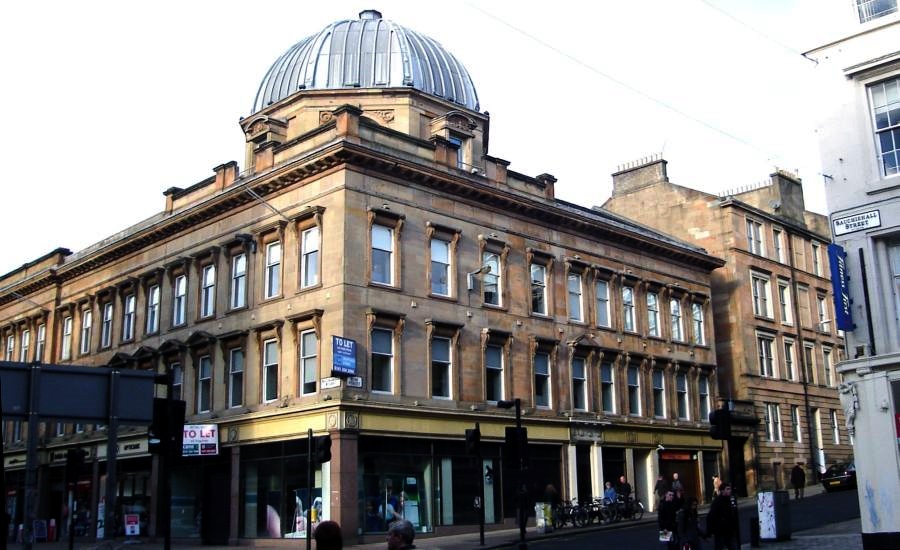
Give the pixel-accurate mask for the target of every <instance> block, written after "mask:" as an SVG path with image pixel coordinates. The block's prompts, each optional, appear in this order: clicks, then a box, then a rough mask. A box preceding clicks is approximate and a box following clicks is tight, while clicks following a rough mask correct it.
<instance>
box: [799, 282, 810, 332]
mask: <svg viewBox="0 0 900 550" xmlns="http://www.w3.org/2000/svg"><path fill="white" fill-rule="evenodd" d="M797 303H798V304H799V305H798V309H799V310H800V311H799V313H800V326H801V327H810V326H812V317H811V315H810V310H809V289H808V288H806V287H803V286H798V287H797Z"/></svg>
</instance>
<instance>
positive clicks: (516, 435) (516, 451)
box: [503, 426, 528, 468]
mask: <svg viewBox="0 0 900 550" xmlns="http://www.w3.org/2000/svg"><path fill="white" fill-rule="evenodd" d="M503 455H504V457H505V458H506V460H507V462H506V463H507V464H508V465H509V467H510V468H519V467H520V464H521V465H523V466H524V465H525V464H527V463H528V429H527V428H514V427H512V426H507V427H506V440H505V442H504V445H503Z"/></svg>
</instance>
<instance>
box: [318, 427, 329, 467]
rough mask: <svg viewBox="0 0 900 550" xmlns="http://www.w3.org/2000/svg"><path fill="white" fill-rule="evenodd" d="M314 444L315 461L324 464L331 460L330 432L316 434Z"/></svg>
mask: <svg viewBox="0 0 900 550" xmlns="http://www.w3.org/2000/svg"><path fill="white" fill-rule="evenodd" d="M315 445H316V462H318V463H319V464H324V463H326V462H331V434H325V435H317V436H316V440H315Z"/></svg>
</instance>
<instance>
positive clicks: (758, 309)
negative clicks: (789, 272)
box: [751, 275, 771, 317]
mask: <svg viewBox="0 0 900 550" xmlns="http://www.w3.org/2000/svg"><path fill="white" fill-rule="evenodd" d="M751 286H752V290H753V314H754V315H759V316H761V317H771V312H770V311H769V296H770V291H769V279H767V278H765V277H763V276H761V275H753V276H752V277H751Z"/></svg>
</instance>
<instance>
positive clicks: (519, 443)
mask: <svg viewBox="0 0 900 550" xmlns="http://www.w3.org/2000/svg"><path fill="white" fill-rule="evenodd" d="M497 407H499V408H501V409H511V408H513V407H515V409H516V440H515V444H516V451H517V452H516V458H517V460H518V461H519V464H518V468H517V470H518V475H517V476H516V478H517V479H516V500H517V502H518V506H519V514H518V515H519V548H520V550H525V549H526V548H528V544H527V543H526V542H525V520H526V518H527V517H528V515H527V513H526V512H525V497H526V493H525V491H524V490H523V485H524V484H525V447H526V445H527V444H528V442H527V439H526V436H525V434H524V433H523V432H524V430H523V429H522V400H521V399H519V398H518V397H517V398H516V399H515V400H514V401H507V400H501V401H497Z"/></svg>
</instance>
